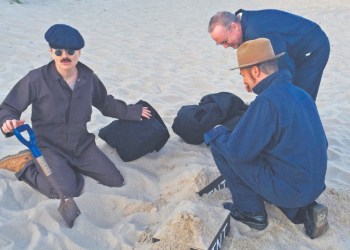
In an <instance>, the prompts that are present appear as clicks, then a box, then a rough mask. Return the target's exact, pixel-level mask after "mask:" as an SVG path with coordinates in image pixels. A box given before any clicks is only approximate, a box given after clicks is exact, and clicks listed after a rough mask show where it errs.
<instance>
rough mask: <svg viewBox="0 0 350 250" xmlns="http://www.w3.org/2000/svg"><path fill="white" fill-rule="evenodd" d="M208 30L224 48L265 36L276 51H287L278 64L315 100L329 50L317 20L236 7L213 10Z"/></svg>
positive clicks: (281, 12) (280, 12)
mask: <svg viewBox="0 0 350 250" xmlns="http://www.w3.org/2000/svg"><path fill="white" fill-rule="evenodd" d="M208 31H209V33H210V36H211V38H212V39H213V40H214V41H215V42H216V44H218V45H222V46H223V47H224V48H227V47H232V48H234V49H237V48H238V46H240V45H241V44H242V43H243V42H245V41H248V40H252V39H256V38H259V37H265V38H268V39H269V40H270V41H271V43H272V47H273V49H274V51H275V53H276V54H279V53H281V52H282V51H284V52H286V55H285V56H284V57H283V58H281V60H279V63H278V65H279V68H280V69H288V70H289V71H290V73H291V75H292V82H293V83H294V84H295V85H297V86H298V87H301V88H302V89H304V90H305V91H306V92H307V93H309V94H310V95H311V96H312V98H313V99H314V100H316V96H317V92H318V89H319V86H320V82H321V78H322V73H323V70H324V68H325V66H326V64H327V61H328V57H329V52H330V45H329V41H328V38H327V36H326V34H325V33H324V32H323V30H322V29H321V28H320V26H318V25H317V24H316V23H314V22H312V21H310V20H307V19H305V18H303V17H301V16H297V15H294V14H291V13H287V12H283V11H280V10H260V11H246V10H238V11H237V12H236V13H235V14H232V13H230V12H218V13H217V14H215V15H214V16H213V17H212V18H211V19H210V22H209V27H208Z"/></svg>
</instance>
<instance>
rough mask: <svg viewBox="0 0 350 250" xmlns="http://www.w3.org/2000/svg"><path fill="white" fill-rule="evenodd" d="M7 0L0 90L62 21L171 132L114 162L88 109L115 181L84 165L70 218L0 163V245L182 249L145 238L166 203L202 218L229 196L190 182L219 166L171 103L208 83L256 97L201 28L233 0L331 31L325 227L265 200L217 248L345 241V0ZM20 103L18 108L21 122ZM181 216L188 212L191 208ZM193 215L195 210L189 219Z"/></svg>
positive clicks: (170, 241)
mask: <svg viewBox="0 0 350 250" xmlns="http://www.w3.org/2000/svg"><path fill="white" fill-rule="evenodd" d="M10 2H11V1H8V0H4V1H1V2H0V9H1V11H0V34H1V39H0V55H1V59H2V62H1V63H0V86H1V89H0V102H2V101H3V99H4V98H5V96H6V95H7V94H8V92H9V91H10V90H11V88H12V87H13V86H14V85H15V83H16V82H17V81H18V80H20V79H21V78H22V77H23V76H24V75H26V74H27V73H28V71H30V70H32V69H35V68H38V67H40V66H42V65H44V64H47V63H48V62H49V61H50V55H49V48H48V44H47V42H46V41H45V39H44V33H45V32H46V30H47V29H48V28H49V27H50V26H51V25H53V24H55V23H65V24H69V25H71V26H73V27H75V28H77V29H78V30H79V31H80V33H81V34H82V35H83V37H84V39H85V43H86V45H85V47H84V49H83V50H82V55H81V58H80V61H81V62H83V63H84V64H86V65H88V66H89V67H90V68H91V69H93V70H94V71H95V73H96V74H97V75H98V76H99V78H100V79H101V80H102V81H103V83H104V84H105V86H106V87H107V89H108V91H109V93H110V94H112V95H114V96H115V97H116V98H118V99H121V100H124V101H125V102H127V103H136V102H138V101H139V100H144V101H147V102H148V103H150V104H151V105H152V106H153V107H154V108H155V109H156V110H157V111H158V113H159V115H160V116H161V117H162V118H163V121H164V122H165V124H166V126H167V128H168V130H169V132H170V139H169V140H168V142H167V143H166V145H165V146H164V147H163V148H162V150H161V151H159V152H152V153H149V154H147V155H145V156H143V157H141V158H139V159H137V160H135V161H131V162H123V161H122V160H121V159H120V158H119V156H118V154H117V152H116V151H115V149H114V148H112V147H110V146H109V145H108V144H106V142H105V141H103V140H102V139H100V138H99V137H98V136H97V134H98V132H99V130H100V129H101V128H102V127H104V126H106V125H107V124H109V123H110V122H111V121H113V119H112V118H108V117H104V116H102V114H101V113H100V112H99V111H98V110H97V109H94V111H93V115H92V120H91V122H90V123H89V124H88V130H89V131H90V132H92V133H94V134H95V135H96V142H97V145H98V146H99V147H100V148H101V149H102V150H103V152H104V153H105V154H106V155H107V156H108V157H109V158H110V159H111V160H112V161H113V162H114V163H115V165H116V166H117V167H118V169H119V170H120V171H121V173H122V174H123V176H124V178H125V182H126V184H125V185H124V186H123V187H121V188H110V187H106V186H103V185H100V184H98V183H97V182H96V181H95V180H93V179H91V178H88V177H85V187H84V190H83V193H82V195H81V196H80V197H77V198H75V199H74V200H75V201H76V203H77V204H78V206H79V208H80V210H81V212H82V214H81V215H80V216H79V217H78V218H77V220H76V221H75V224H74V227H73V228H72V229H69V228H67V226H66V225H65V224H64V222H63V220H62V218H61V217H60V214H59V213H58V212H57V208H58V205H59V201H58V200H50V199H48V198H46V197H45V196H43V195H41V194H40V193H38V192H36V191H34V190H33V189H31V188H30V187H29V186H28V185H27V184H25V183H24V182H22V181H18V180H17V178H16V177H15V175H14V174H13V172H10V171H7V170H0V249H8V250H9V249H15V250H17V249H67V250H68V249H69V250H71V249H74V250H81V249H118V250H119V249H120V250H124V249H125V250H129V249H137V250H144V249H159V250H160V249H176V250H178V249H188V246H186V245H185V244H182V243H186V242H185V240H186V239H185V238H181V239H175V238H176V237H173V236H174V235H169V237H165V238H163V239H162V240H160V241H158V242H154V243H153V242H152V238H153V237H154V236H155V235H156V233H157V232H158V233H159V230H160V229H161V228H162V227H163V226H164V225H165V223H167V222H169V223H172V221H175V222H176V221H179V220H181V219H182V218H183V217H181V218H179V217H178V215H177V214H176V213H177V211H182V210H181V207H180V208H179V206H180V205H181V204H182V206H183V207H185V208H187V207H190V208H191V209H192V210H193V211H200V212H201V213H202V214H206V216H207V217H208V221H210V218H212V217H214V216H216V215H217V214H218V213H220V211H222V212H223V213H225V210H224V209H223V208H222V203H223V202H225V201H228V200H230V193H229V191H228V190H227V189H221V190H219V191H217V192H214V193H212V194H210V195H203V196H199V195H198V194H197V192H198V191H199V190H201V189H202V188H204V187H205V186H206V185H208V183H209V182H210V181H212V180H214V179H215V178H216V177H218V176H219V172H218V170H217V168H216V166H215V163H214V161H213V159H212V156H211V153H210V149H209V148H208V147H207V146H206V145H204V144H202V145H190V144H186V143H185V142H184V141H183V140H182V139H181V138H180V137H179V136H177V135H176V134H175V133H174V132H173V131H172V129H171V126H172V124H173V121H174V118H175V117H176V114H177V112H178V110H179V109H180V108H181V107H182V106H184V105H190V104H198V102H199V101H200V99H201V98H202V97H203V96H205V95H207V94H211V93H217V92H221V91H226V92H231V93H234V94H235V95H237V96H239V97H240V98H242V99H243V100H244V101H245V102H247V103H249V102H250V101H252V100H253V99H254V98H255V96H254V95H253V94H249V93H246V92H245V89H244V86H243V84H242V77H241V76H240V75H239V72H238V71H230V70H229V69H230V68H232V66H234V65H236V51H235V50H233V49H224V48H222V47H221V46H216V45H215V43H214V42H213V41H212V40H211V38H210V36H209V34H208V32H207V26H208V22H209V19H210V17H211V16H212V15H214V14H215V13H216V12H218V11H222V10H226V11H232V12H234V11H235V10H237V9H240V8H243V9H250V10H252V9H271V8H272V9H281V10H285V11H288V12H292V13H295V14H298V15H301V16H304V17H306V18H308V19H311V20H313V21H315V22H316V23H318V24H319V25H320V26H321V27H322V28H323V30H324V31H325V32H326V33H327V35H328V37H329V39H330V44H331V54H330V59H329V62H328V65H327V67H326V69H325V72H324V75H323V79H322V82H321V86H320V90H319V94H318V97H317V101H316V104H317V107H318V109H319V113H320V116H321V119H322V122H323V125H324V128H325V131H326V134H327V138H328V143H329V149H328V158H329V161H328V170H327V176H326V185H327V189H326V190H325V192H324V193H323V194H322V195H321V196H320V197H319V199H318V201H320V202H321V203H323V204H325V205H327V206H328V209H329V217H328V220H329V224H330V229H329V230H328V232H327V233H326V234H325V235H323V236H322V237H320V238H317V239H314V240H311V239H309V238H308V237H307V236H306V234H305V233H304V228H303V225H294V224H292V223H291V222H290V221H288V219H286V217H285V216H284V215H283V214H282V213H281V212H280V211H279V209H277V208H276V207H275V206H272V205H268V206H267V213H268V216H269V226H268V227H267V228H266V230H264V231H261V232H260V231H255V230H252V229H250V228H249V227H248V226H246V225H244V224H242V223H239V222H236V221H234V220H231V222H230V226H231V230H230V232H229V234H228V236H227V237H226V238H225V239H224V241H223V245H222V249H226V250H227V249H269V250H271V249H276V250H279V249H291V250H292V249H334V250H335V249H336V250H338V249H350V102H349V99H350V84H349V79H350V66H349V63H348V60H350V50H349V48H348V46H349V44H350V32H349V30H348V22H349V20H350V3H349V2H348V0H334V1H330V0H320V1H308V2H307V1H302V0H295V1H278V0H269V1H268V0H260V1H253V0H246V1H228V0H217V1H211V0H202V1H195V0H177V1H170V0H163V1H159V0H149V1H142V0H134V1H126V0H106V1H93V0H85V1H83V0H75V1H68V0H56V1H47V0H46V1H45V0H36V1H34V0H21V2H22V3H21V4H18V3H10ZM30 111H31V109H30V108H29V109H28V110H26V112H25V113H23V115H22V117H23V118H24V119H25V120H26V122H27V123H29V124H31V122H30ZM23 149H25V146H23V145H22V144H20V143H19V142H18V140H17V139H16V138H15V137H11V138H4V137H1V138H0V158H3V157H5V156H6V155H9V154H15V153H17V152H18V151H20V150H23ZM193 204H197V205H198V206H197V207H196V206H195V205H193ZM199 208H200V210H196V209H199ZM211 216H212V217H211ZM200 218H203V217H200ZM220 218H221V217H220ZM172 219H174V220H172ZM186 219H187V220H190V221H193V220H194V221H196V218H193V216H192V215H188V216H186ZM201 222H202V221H200V222H198V220H197V224H198V225H201V224H200V223H201ZM175 224H176V223H174V224H170V227H171V225H175ZM167 225H168V224H167ZM187 225H190V224H187ZM191 225H192V224H191ZM191 225H190V226H191ZM168 226H169V225H168ZM173 229H174V228H173ZM184 230H188V232H189V233H193V235H195V236H196V237H197V239H198V241H200V239H201V238H203V237H204V236H203V235H200V231H196V230H197V229H196V227H193V228H192V227H191V228H189V227H186V225H185V226H184ZM191 230H192V231H191ZM166 231H168V232H175V230H174V231H172V230H166ZM180 235H181V234H180ZM186 235H187V234H186ZM202 241H203V240H202Z"/></svg>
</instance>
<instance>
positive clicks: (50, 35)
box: [45, 24, 85, 50]
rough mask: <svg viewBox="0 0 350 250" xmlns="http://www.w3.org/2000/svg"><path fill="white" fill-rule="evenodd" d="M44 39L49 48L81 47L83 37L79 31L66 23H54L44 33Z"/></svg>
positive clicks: (76, 48)
mask: <svg viewBox="0 0 350 250" xmlns="http://www.w3.org/2000/svg"><path fill="white" fill-rule="evenodd" d="M45 39H46V41H47V42H48V43H49V46H50V47H51V48H55V49H75V50H78V49H81V48H83V47H84V45H85V43H84V39H83V37H82V36H81V35H80V33H79V31H77V30H76V29H74V28H73V27H70V26H68V25H66V24H55V25H53V26H51V27H50V28H49V29H48V30H47V31H46V33H45Z"/></svg>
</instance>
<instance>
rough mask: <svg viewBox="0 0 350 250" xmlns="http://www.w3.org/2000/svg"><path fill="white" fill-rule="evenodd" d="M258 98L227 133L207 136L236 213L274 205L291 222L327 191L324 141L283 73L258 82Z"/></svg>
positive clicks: (316, 120)
mask: <svg viewBox="0 0 350 250" xmlns="http://www.w3.org/2000/svg"><path fill="white" fill-rule="evenodd" d="M253 91H254V92H255V93H256V94H258V96H257V97H256V99H255V100H254V101H253V102H252V103H251V104H250V106H249V108H248V110H247V111H246V112H245V113H244V115H243V116H242V118H241V120H240V121H239V123H238V125H237V126H236V128H235V129H234V130H233V132H232V133H231V132H230V131H228V130H227V129H226V128H225V127H224V126H218V127H216V128H214V129H212V130H210V131H209V132H207V133H206V134H205V142H206V143H207V144H210V145H211V150H212V154H213V157H214V160H215V162H216V165H217V167H218V169H219V171H220V172H221V174H222V175H223V176H224V177H225V179H226V182H227V185H228V187H229V189H230V191H231V193H232V199H233V201H234V203H235V205H236V207H237V209H239V210H240V211H247V212H261V211H264V209H265V208H264V201H267V202H270V203H272V204H275V205H276V206H278V207H279V208H281V210H282V211H283V212H284V213H285V214H286V215H287V217H288V218H289V219H293V217H294V216H295V214H296V212H297V210H298V208H299V207H303V206H306V205H308V204H310V203H312V202H313V201H314V200H315V199H316V198H317V197H318V196H319V195H320V194H321V193H322V192H323V190H324V189H325V183H324V181H325V174H326V168H327V147H328V143H327V139H326V135H325V132H324V130H323V126H322V123H321V120H320V117H319V114H318V111H317V108H316V105H315V102H314V101H313V100H312V98H311V97H310V96H309V95H308V94H307V93H306V92H305V91H304V90H302V89H300V88H297V87H295V86H294V85H293V84H292V83H291V79H290V73H289V72H288V71H287V70H282V71H278V72H275V73H274V74H272V75H270V76H268V77H267V78H265V79H264V80H262V81H261V82H260V83H259V84H258V85H257V86H255V87H254V89H253Z"/></svg>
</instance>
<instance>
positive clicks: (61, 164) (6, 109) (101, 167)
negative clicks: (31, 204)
mask: <svg viewBox="0 0 350 250" xmlns="http://www.w3.org/2000/svg"><path fill="white" fill-rule="evenodd" d="M45 39H46V40H47V42H48V43H49V46H50V55H51V57H52V59H53V60H52V61H51V62H50V63H49V64H47V65H44V66H42V67H40V68H38V69H34V70H32V71H30V72H29V73H28V74H27V75H26V76H25V77H24V78H22V79H21V80H20V81H19V82H18V83H17V84H16V85H15V86H14V87H13V89H12V90H11V91H10V93H9V94H8V95H7V97H6V98H5V100H4V101H3V103H2V104H1V106H0V124H1V131H2V132H3V133H4V134H5V135H6V136H7V137H8V136H11V135H12V131H13V129H14V128H16V127H17V126H20V125H22V124H23V123H24V121H23V120H21V119H20V116H21V114H22V112H23V111H24V110H26V109H27V107H28V106H29V105H30V104H31V105H32V116H31V120H32V126H33V130H34V132H35V134H36V141H37V143H38V146H39V148H40V150H41V152H42V154H43V156H44V157H45V159H46V161H47V163H48V164H49V166H50V168H51V170H52V176H53V178H55V179H56V182H57V183H58V186H59V189H60V190H61V191H62V192H63V194H64V195H65V196H66V197H73V196H79V195H80V193H81V191H82V188H83V185H84V179H83V177H82V175H81V174H83V175H86V176H90V177H91V178H93V179H95V180H97V181H98V182H100V183H101V184H104V185H107V186H111V187H120V186H122V185H123V184H124V179H123V176H122V175H121V173H120V172H119V170H118V169H117V168H116V167H115V165H114V164H113V163H112V161H110V160H109V159H108V158H107V156H106V155H105V154H103V152H102V151H101V150H100V149H99V148H98V147H97V146H96V143H95V136H94V135H93V134H91V133H89V132H88V130H87V126H86V124H87V123H88V122H89V121H90V119H91V113H92V106H94V107H95V108H97V109H99V110H100V111H101V113H102V114H103V115H105V116H108V117H113V118H118V119H125V120H134V121H138V120H141V117H144V118H150V116H151V113H150V111H149V110H148V109H147V108H146V107H142V106H140V105H126V104H125V103H124V102H123V101H121V100H117V99H115V98H114V97H113V96H112V95H108V94H107V91H106V88H105V86H104V85H103V83H102V82H101V80H100V79H99V78H98V77H97V75H96V74H94V72H93V71H92V70H91V69H90V68H88V67H87V66H86V65H84V64H82V63H81V62H79V61H78V60H79V57H80V54H81V49H82V48H83V47H84V39H83V37H82V36H81V34H80V33H79V32H78V30H76V29H74V28H73V27H70V26H68V25H65V24H55V25H53V26H52V27H50V28H49V29H48V31H47V32H46V33H45ZM29 154H30V153H28V152H27V153H21V154H19V155H17V156H12V157H8V159H4V160H3V161H1V166H0V167H1V168H7V169H10V170H13V171H15V172H16V176H17V178H18V179H19V180H23V181H25V182H26V183H28V184H29V185H30V186H32V187H33V188H34V189H36V190H38V191H39V192H41V193H42V194H44V195H46V196H47V197H49V198H58V194H57V193H55V192H54V190H53V189H52V187H51V185H50V184H49V183H48V181H47V178H46V176H45V175H44V173H43V172H42V170H41V169H40V168H39V167H37V166H36V165H35V164H34V162H33V161H27V160H28V159H30V156H28V155H29Z"/></svg>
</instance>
